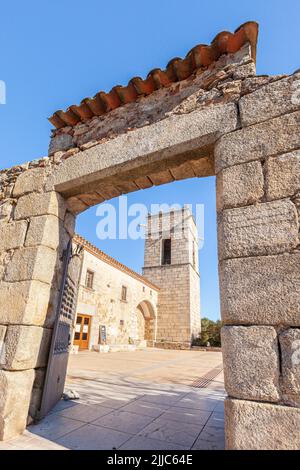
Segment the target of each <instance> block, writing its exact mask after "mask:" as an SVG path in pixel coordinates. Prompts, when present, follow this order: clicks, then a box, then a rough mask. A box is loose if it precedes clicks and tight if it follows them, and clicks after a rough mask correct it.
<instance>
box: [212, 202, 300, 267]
mask: <svg viewBox="0 0 300 470" xmlns="http://www.w3.org/2000/svg"><path fill="white" fill-rule="evenodd" d="M220 235H221V236H220V242H221V243H220V245H221V250H220V255H221V257H222V258H223V259H226V258H240V257H246V256H262V255H272V254H277V253H284V252H288V251H291V250H293V249H295V248H296V247H297V246H298V244H299V223H298V213H297V209H296V206H295V205H294V204H293V203H292V202H291V201H289V200H281V201H274V202H268V203H263V204H257V205H254V206H247V207H241V208H235V209H226V210H224V212H223V214H222V216H221V223H220Z"/></svg>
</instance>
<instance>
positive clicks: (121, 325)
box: [120, 320, 125, 328]
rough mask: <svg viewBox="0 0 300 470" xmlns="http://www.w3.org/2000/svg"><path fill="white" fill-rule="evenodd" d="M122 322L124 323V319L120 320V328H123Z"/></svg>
mask: <svg viewBox="0 0 300 470" xmlns="http://www.w3.org/2000/svg"><path fill="white" fill-rule="evenodd" d="M124 324H125V322H124V320H120V327H121V328H123V326H124Z"/></svg>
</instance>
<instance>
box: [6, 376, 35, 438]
mask: <svg viewBox="0 0 300 470" xmlns="http://www.w3.org/2000/svg"><path fill="white" fill-rule="evenodd" d="M33 380H34V371H33V370H26V371H21V372H16V371H14V372H9V371H5V370H0V440H6V439H10V438H12V437H15V436H17V435H18V434H21V433H22V432H23V431H24V429H25V427H26V421H27V414H28V409H29V403H30V397H31V390H32V384H33Z"/></svg>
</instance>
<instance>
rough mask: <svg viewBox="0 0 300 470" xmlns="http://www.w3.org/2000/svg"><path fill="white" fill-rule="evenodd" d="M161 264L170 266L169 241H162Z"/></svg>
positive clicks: (168, 239)
mask: <svg viewBox="0 0 300 470" xmlns="http://www.w3.org/2000/svg"><path fill="white" fill-rule="evenodd" d="M162 264H163V265H166V264H171V239H170V238H167V239H166V240H163V241H162Z"/></svg>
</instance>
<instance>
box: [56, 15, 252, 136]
mask: <svg viewBox="0 0 300 470" xmlns="http://www.w3.org/2000/svg"><path fill="white" fill-rule="evenodd" d="M257 39H258V24H257V23H256V22H254V21H250V22H247V23H244V24H243V25H241V26H240V27H239V28H238V29H237V30H236V31H235V32H234V33H230V32H228V31H223V32H222V33H219V34H218V35H217V36H216V37H215V39H214V40H213V41H212V43H211V44H210V45H209V46H208V45H205V44H200V45H197V46H195V47H193V49H191V51H190V52H189V53H188V54H187V55H186V57H185V58H184V59H181V58H174V59H172V60H171V61H170V62H169V63H168V65H167V67H166V69H165V70H161V69H154V70H152V71H151V72H149V74H148V76H147V78H146V79H145V80H143V79H142V78H140V77H134V78H132V79H131V80H130V81H129V83H128V85H127V86H115V87H114V88H112V90H111V91H110V92H109V93H105V92H104V91H100V92H99V93H97V94H96V95H95V96H94V97H93V98H85V99H83V100H82V101H81V103H80V105H79V106H76V105H72V106H70V107H69V108H68V109H67V110H66V111H61V110H59V111H56V112H55V113H54V114H53V115H52V116H51V117H50V118H49V121H50V122H51V123H52V124H53V125H54V126H55V127H56V128H57V129H60V128H62V127H65V126H75V125H76V124H77V123H78V122H80V121H87V120H88V119H91V118H92V117H93V116H101V115H103V114H105V113H108V112H109V111H112V110H113V109H116V108H118V107H119V106H122V105H124V104H127V103H132V102H134V101H136V100H137V99H138V98H139V97H140V96H147V95H150V94H151V93H153V92H154V91H155V90H158V89H160V88H164V87H167V86H169V85H170V84H172V83H174V82H178V81H181V80H185V79H187V78H188V77H190V76H191V75H192V74H193V73H194V72H196V71H197V70H200V71H201V70H202V71H204V70H205V69H206V68H207V67H209V66H210V65H211V64H213V63H214V62H215V61H216V60H218V59H219V57H220V56H221V55H223V54H232V53H235V52H237V51H239V50H240V49H241V48H242V47H243V46H244V45H245V44H246V43H250V45H251V50H252V58H253V59H254V60H256V46H257Z"/></svg>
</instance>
